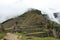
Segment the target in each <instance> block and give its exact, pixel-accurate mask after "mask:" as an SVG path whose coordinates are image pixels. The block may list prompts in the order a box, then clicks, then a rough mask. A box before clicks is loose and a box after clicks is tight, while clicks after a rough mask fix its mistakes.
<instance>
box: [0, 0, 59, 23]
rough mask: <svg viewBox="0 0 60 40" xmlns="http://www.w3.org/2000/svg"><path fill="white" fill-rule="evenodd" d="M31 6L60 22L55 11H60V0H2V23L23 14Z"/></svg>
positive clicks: (0, 19) (0, 11) (0, 12)
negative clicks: (55, 16)
mask: <svg viewBox="0 0 60 40" xmlns="http://www.w3.org/2000/svg"><path fill="white" fill-rule="evenodd" d="M30 8H34V9H38V10H41V12H42V13H45V14H48V15H49V17H50V19H51V20H53V21H56V22H58V20H57V19H56V18H54V16H53V13H54V12H60V0H0V23H2V22H4V21H6V20H7V19H10V18H13V17H16V16H19V15H22V14H23V13H24V12H25V11H27V10H28V9H30Z"/></svg>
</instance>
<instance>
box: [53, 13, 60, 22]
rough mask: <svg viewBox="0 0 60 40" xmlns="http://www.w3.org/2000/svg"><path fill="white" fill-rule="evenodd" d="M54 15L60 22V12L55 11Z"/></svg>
mask: <svg viewBox="0 0 60 40" xmlns="http://www.w3.org/2000/svg"><path fill="white" fill-rule="evenodd" d="M54 17H55V18H56V19H57V20H58V21H59V23H60V13H59V12H57V13H54Z"/></svg>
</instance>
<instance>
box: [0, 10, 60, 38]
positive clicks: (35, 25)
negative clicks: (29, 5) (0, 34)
mask: <svg viewBox="0 0 60 40" xmlns="http://www.w3.org/2000/svg"><path fill="white" fill-rule="evenodd" d="M59 26H60V25H58V24H57V23H55V22H52V21H50V20H49V18H48V16H46V14H44V15H43V14H42V13H41V11H39V10H35V9H32V10H28V11H27V12H25V13H24V14H23V15H20V16H18V17H16V18H12V19H9V20H7V21H5V22H3V23H2V24H1V25H0V28H1V29H0V30H1V31H4V32H19V33H24V34H26V35H27V36H36V37H48V36H50V37H59V36H60V34H59V31H60V30H59V29H58V28H60V27H59ZM56 30H57V31H56ZM57 32H58V33H57ZM58 35H59V36H58Z"/></svg>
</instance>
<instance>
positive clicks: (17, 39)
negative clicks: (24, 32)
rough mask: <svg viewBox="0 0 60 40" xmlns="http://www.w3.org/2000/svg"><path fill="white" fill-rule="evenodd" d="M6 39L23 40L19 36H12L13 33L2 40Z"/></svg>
mask: <svg viewBox="0 0 60 40" xmlns="http://www.w3.org/2000/svg"><path fill="white" fill-rule="evenodd" d="M4 39H6V40H22V38H21V37H18V36H17V35H15V34H12V33H7V36H5V37H4V38H3V39H1V40H4Z"/></svg>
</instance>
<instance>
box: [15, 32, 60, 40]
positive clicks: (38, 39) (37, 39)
mask: <svg viewBox="0 0 60 40" xmlns="http://www.w3.org/2000/svg"><path fill="white" fill-rule="evenodd" d="M14 34H16V35H18V36H22V40H60V39H57V38H53V37H44V38H40V37H33V36H31V39H28V38H29V37H28V36H26V35H25V34H23V33H14Z"/></svg>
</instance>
